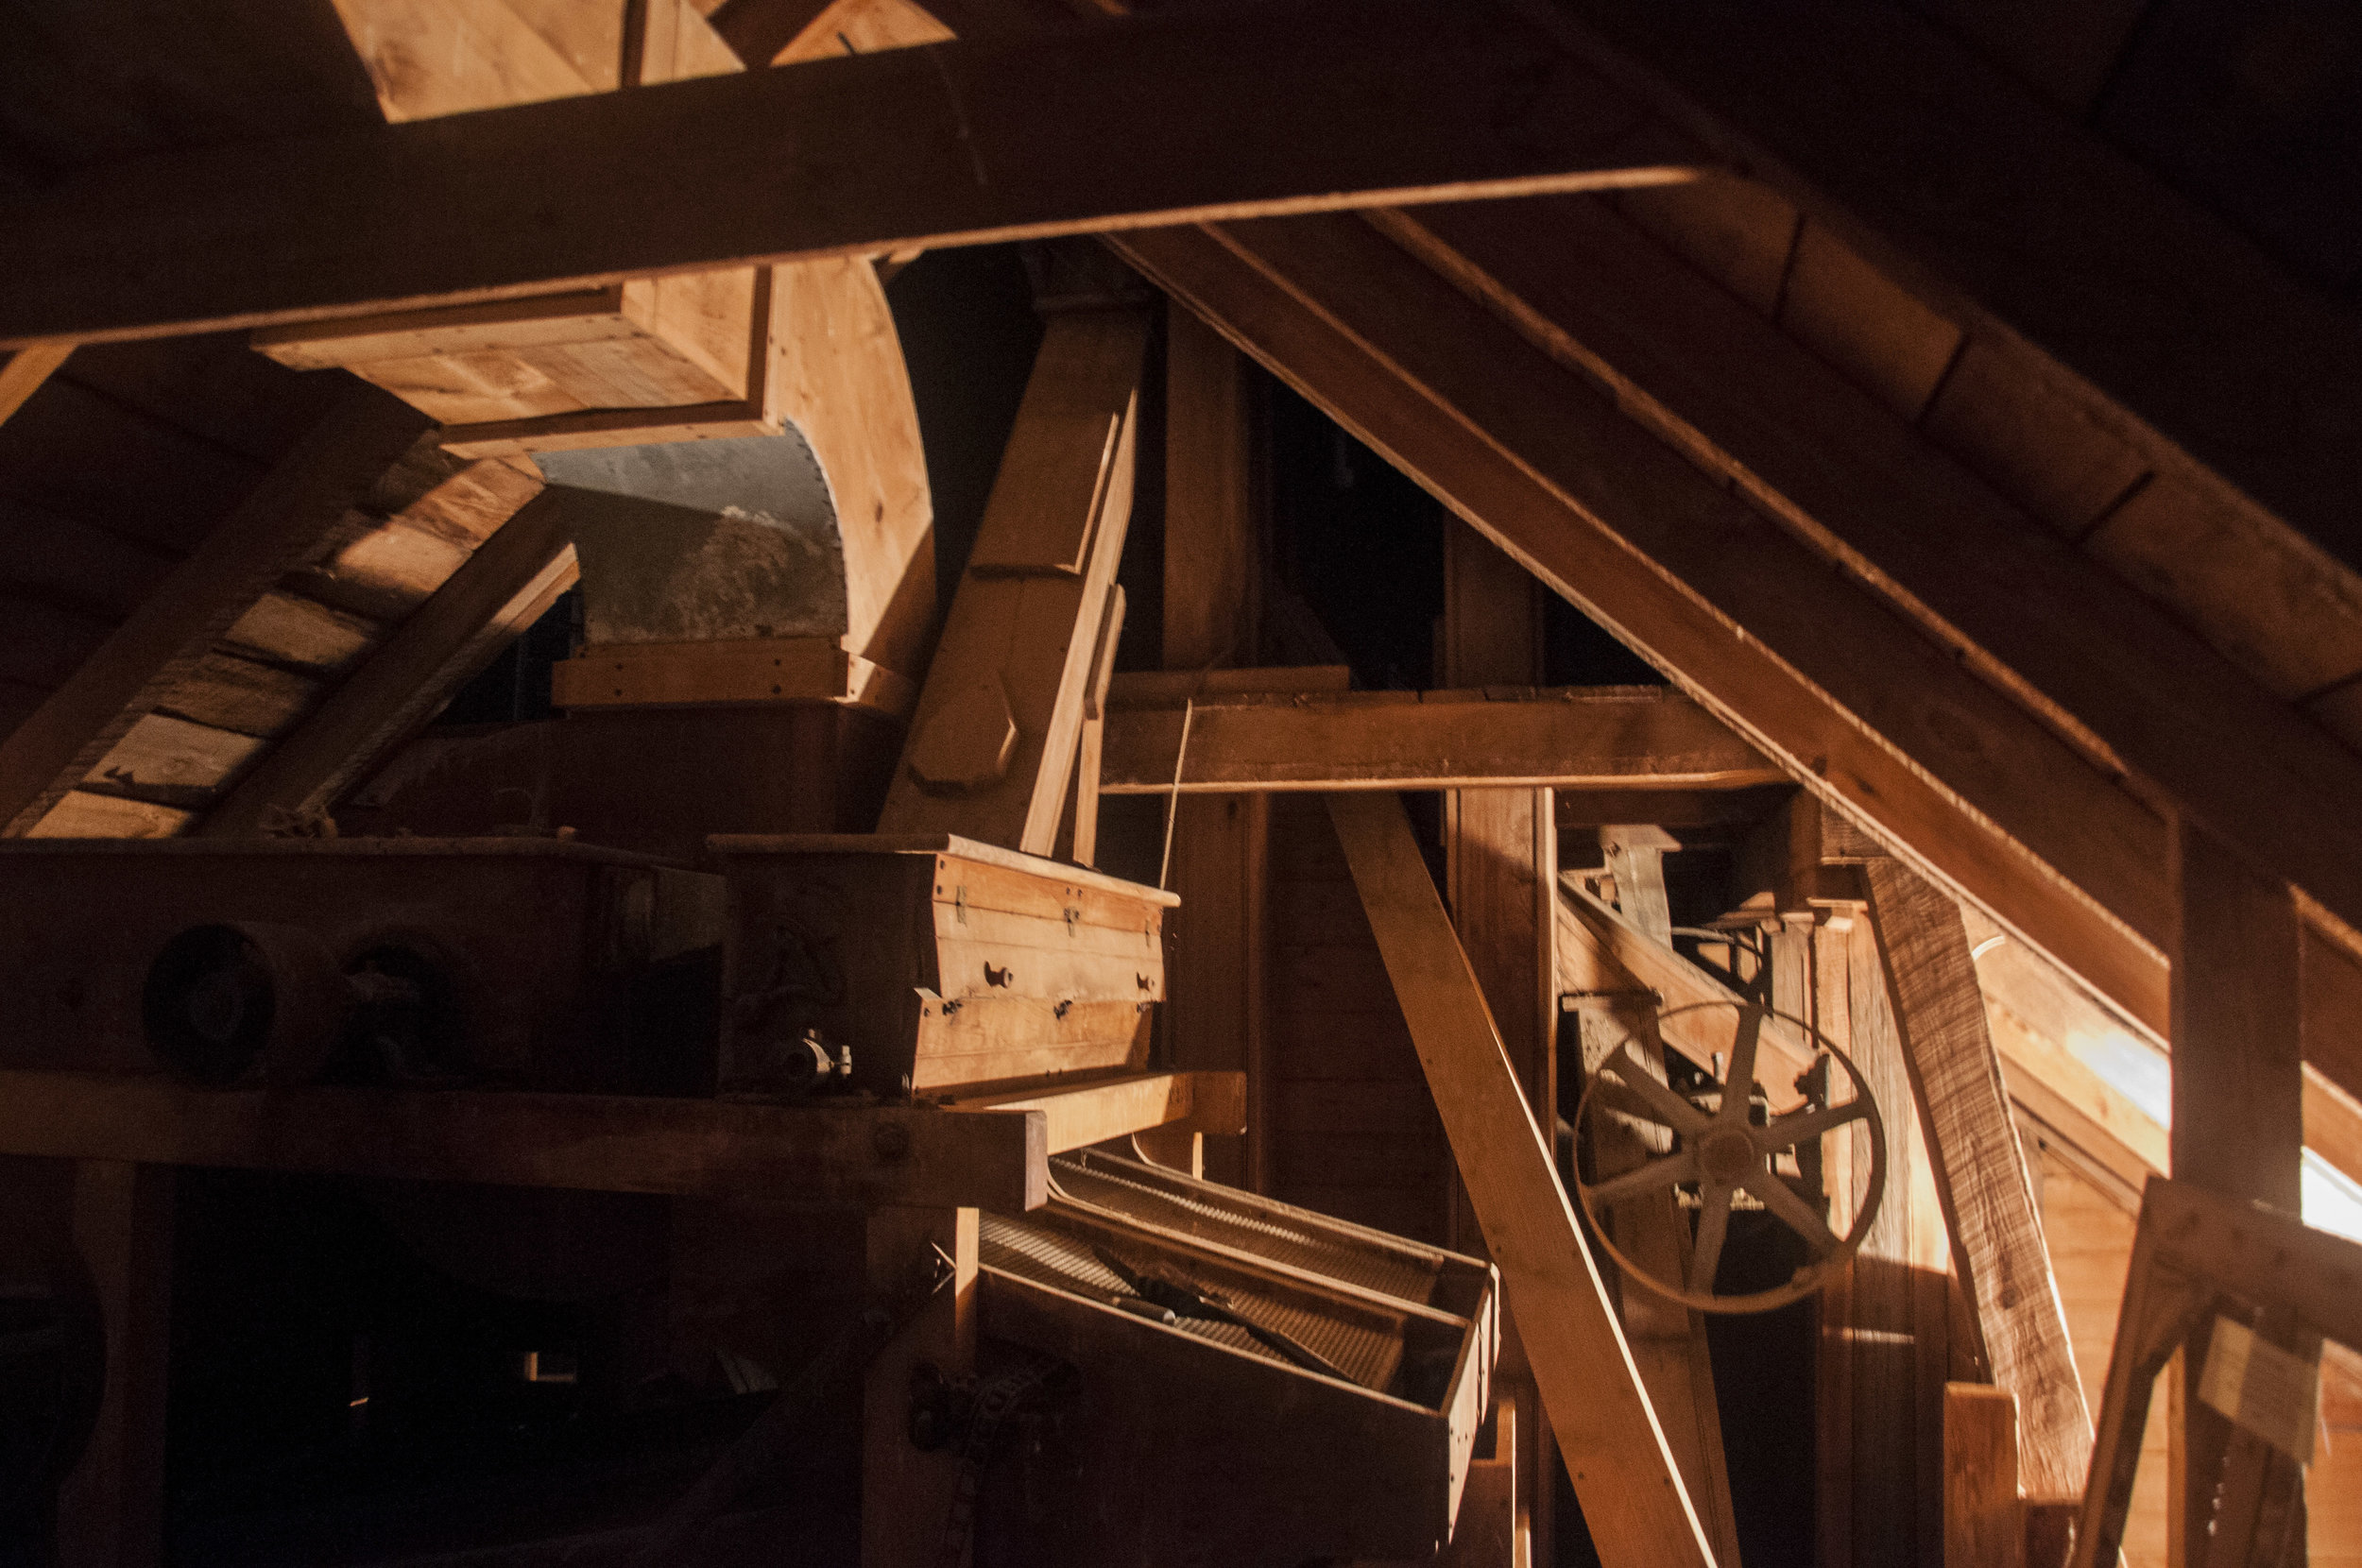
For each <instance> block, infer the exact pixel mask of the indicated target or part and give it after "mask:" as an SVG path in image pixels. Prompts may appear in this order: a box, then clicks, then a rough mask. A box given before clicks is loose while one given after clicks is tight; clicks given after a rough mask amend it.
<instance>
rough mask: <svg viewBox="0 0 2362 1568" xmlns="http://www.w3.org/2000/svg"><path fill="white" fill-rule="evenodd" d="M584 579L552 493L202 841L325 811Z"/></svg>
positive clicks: (508, 527)
mask: <svg viewBox="0 0 2362 1568" xmlns="http://www.w3.org/2000/svg"><path fill="white" fill-rule="evenodd" d="M574 575H575V566H574V550H573V543H572V541H571V540H570V539H569V538H568V537H567V533H566V509H565V498H564V493H563V492H562V491H549V490H545V491H543V492H542V493H541V494H540V495H539V496H538V497H536V498H535V499H534V500H532V501H529V502H527V503H525V504H524V505H523V506H522V507H521V508H519V510H518V512H517V514H516V515H515V516H514V517H512V518H510V519H509V520H507V521H506V522H505V523H503V524H502V525H501V526H500V528H499V530H498V531H497V532H495V533H494V534H493V535H492V537H490V538H488V539H487V540H485V541H484V543H483V544H482V545H480V546H478V547H477V549H476V552H475V554H472V555H471V556H469V557H468V559H467V560H465V561H463V562H462V563H460V566H459V569H458V570H457V571H454V572H453V573H452V574H451V576H450V578H449V579H448V580H447V581H445V582H444V584H443V586H442V587H441V588H437V589H436V591H435V593H434V594H433V596H432V597H430V598H429V599H428V600H427V602H426V603H425V604H423V605H419V608H418V609H417V610H416V611H414V612H413V613H412V614H411V616H410V618H409V619H408V620H407V621H404V622H402V625H401V626H400V627H399V628H397V629H396V631H395V632H394V634H393V636H391V637H389V638H388V639H385V643H384V644H383V645H382V646H380V647H379V648H377V649H376V650H375V651H373V652H372V653H371V654H370V655H369V656H368V660H367V661H366V662H365V663H364V664H363V665H362V666H361V668H360V669H358V670H356V671H354V672H353V673H351V675H350V676H348V677H346V679H345V680H344V681H343V682H342V683H340V684H339V685H338V686H337V688H336V689H335V690H334V691H333V692H332V693H330V695H329V697H328V700H327V701H326V702H324V703H322V704H321V705H320V707H318V709H317V710H316V711H315V712H313V713H312V714H311V715H310V716H309V717H307V718H306V719H305V720H304V721H303V723H302V724H300V726H298V728H297V729H296V731H295V733H293V734H292V735H289V736H287V737H285V738H284V739H283V740H282V741H279V742H278V743H277V744H276V745H275V746H273V747H272V748H271V750H270V752H269V753H268V754H267V755H266V756H265V758H264V759H263V760H262V762H260V763H259V764H257V766H256V767H255V769H254V771H253V772H252V773H250V774H248V775H247V776H246V777H244V778H242V779H240V780H239V781H238V783H237V785H236V786H235V787H234V788H232V789H231V792H230V793H229V794H228V795H227V796H225V797H224V798H223V799H222V801H221V803H220V804H219V805H217V806H216V807H214V810H212V811H210V812H209V813H207V815H206V817H205V819H204V821H203V822H202V824H201V825H200V826H199V827H198V832H199V834H200V835H202V836H204V837H208V838H228V837H236V836H238V835H241V834H250V833H255V832H259V831H261V830H262V829H263V827H265V824H266V823H268V822H269V821H270V820H271V818H272V816H273V814H274V813H279V812H285V813H294V814H297V815H301V814H304V813H307V812H315V811H321V810H326V809H327V808H328V807H329V806H330V805H332V804H333V803H334V800H335V798H336V796H337V794H338V793H341V792H342V791H343V790H344V789H345V788H346V787H347V786H348V785H350V784H351V783H352V781H353V780H355V779H357V778H359V777H361V776H362V775H364V774H366V773H367V772H368V770H369V768H370V767H371V765H373V764H374V763H375V762H377V761H378V760H379V759H380V758H383V757H385V754H386V753H387V752H388V751H390V750H391V749H392V748H393V747H394V746H395V745H397V744H399V743H400V742H401V741H402V740H403V739H404V738H405V737H406V736H407V735H408V734H409V733H410V732H411V731H412V730H414V729H416V728H417V727H418V726H419V724H424V723H425V722H426V721H427V720H428V719H430V718H432V717H434V715H435V713H436V711H437V710H438V709H439V708H441V707H442V706H443V704H444V703H446V702H448V701H449V700H450V699H451V695H452V693H453V692H454V690H457V689H458V688H459V686H460V685H461V684H463V683H464V682H465V681H466V680H467V679H468V678H469V677H470V676H471V675H473V674H474V673H475V672H476V671H477V670H478V669H480V668H482V667H483V665H484V663H485V662H486V661H488V659H489V658H490V657H491V656H493V655H494V654H496V653H497V652H498V651H499V649H500V648H501V647H502V646H504V645H505V643H506V641H507V639H509V638H512V637H514V636H515V635H516V634H517V633H519V632H520V631H522V630H523V629H524V628H525V627H526V626H528V625H530V624H532V622H533V621H534V620H536V619H538V618H539V614H540V612H541V611H542V610H543V609H546V608H547V607H548V605H549V604H550V602H551V601H552V600H553V599H555V598H556V596H557V595H558V594H559V593H562V592H563V591H565V589H566V588H567V587H568V586H569V585H570V584H572V583H573V579H574Z"/></svg>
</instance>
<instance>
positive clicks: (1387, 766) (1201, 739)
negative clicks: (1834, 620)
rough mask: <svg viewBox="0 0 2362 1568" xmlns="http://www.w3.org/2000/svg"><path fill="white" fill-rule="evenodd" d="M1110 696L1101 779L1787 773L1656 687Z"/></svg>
mask: <svg viewBox="0 0 2362 1568" xmlns="http://www.w3.org/2000/svg"><path fill="white" fill-rule="evenodd" d="M1191 707H1192V708H1193V711H1191V712H1190V714H1189V718H1188V726H1189V745H1188V751H1187V752H1186V754H1184V753H1183V751H1182V740H1181V737H1182V725H1183V712H1182V710H1181V709H1180V708H1179V707H1177V706H1176V707H1156V708H1138V707H1136V708H1128V709H1127V708H1118V709H1117V710H1116V711H1115V712H1114V713H1113V714H1111V715H1110V717H1109V719H1108V723H1107V741H1106V749H1105V751H1104V754H1103V756H1102V759H1101V774H1100V785H1099V787H1100V790H1101V792H1102V793H1105V794H1163V793H1166V792H1168V791H1170V790H1172V788H1173V787H1174V782H1173V781H1174V778H1175V775H1176V768H1175V763H1176V761H1177V762H1178V763H1179V767H1178V769H1177V773H1178V776H1179V779H1180V786H1179V787H1180V789H1181V791H1182V793H1222V792H1234V791H1259V790H1452V789H1467V788H1472V787H1473V788H1483V787H1493V786H1500V787H1508V786H1515V785H1523V786H1529V787H1531V786H1538V785H1551V786H1556V787H1559V788H1563V789H1583V788H1590V787H1598V786H1600V785H1609V786H1614V785H1624V786H1636V787H1643V788H1650V789H1726V790H1736V789H1746V788H1749V787H1751V786H1754V785H1761V784H1771V783H1777V782H1779V781H1781V780H1783V779H1784V778H1785V777H1786V776H1787V775H1784V774H1782V773H1781V772H1780V771H1779V769H1778V768H1776V767H1774V766H1773V765H1772V763H1771V762H1770V761H1768V760H1766V759H1765V758H1764V757H1763V755H1762V754H1761V753H1760V752H1758V751H1756V750H1755V749H1754V747H1753V746H1751V745H1749V744H1748V743H1747V742H1746V741H1742V740H1740V739H1739V738H1738V737H1737V736H1736V735H1733V734H1732V733H1731V732H1730V731H1729V730H1728V729H1726V728H1725V727H1723V725H1722V724H1720V722H1719V721H1717V720H1716V719H1715V718H1714V717H1713V716H1712V715H1711V714H1709V713H1708V712H1706V711H1705V709H1703V708H1702V707H1699V706H1698V705H1697V704H1696V703H1694V702H1692V701H1691V700H1690V699H1688V698H1687V697H1685V696H1682V695H1681V694H1679V693H1678V692H1673V691H1669V690H1663V689H1661V688H1655V687H1622V686H1617V687H1562V688H1556V689H1535V688H1531V687H1522V688H1498V687H1496V688H1491V689H1476V690H1464V691H1425V692H1415V691H1354V692H1334V693H1330V692H1288V693H1277V694H1271V695H1263V696H1246V695H1240V696H1224V697H1218V698H1215V699H1213V700H1210V701H1205V702H1199V703H1195V704H1193V705H1191Z"/></svg>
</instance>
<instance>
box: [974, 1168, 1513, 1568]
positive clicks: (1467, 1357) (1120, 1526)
mask: <svg viewBox="0 0 2362 1568" xmlns="http://www.w3.org/2000/svg"><path fill="white" fill-rule="evenodd" d="M979 1257H980V1262H981V1265H982V1270H981V1288H980V1304H981V1313H982V1316H981V1321H980V1326H981V1329H982V1332H983V1333H984V1336H985V1337H986V1338H987V1339H988V1340H989V1341H994V1342H997V1343H998V1345H1000V1346H1002V1347H1016V1348H1018V1349H1021V1350H1023V1351H1025V1352H1030V1353H1033V1354H1036V1355H1049V1356H1053V1357H1056V1358H1057V1359H1059V1360H1062V1361H1065V1362H1068V1363H1069V1364H1070V1365H1071V1366H1073V1367H1074V1368H1075V1370H1076V1372H1078V1373H1079V1377H1078V1379H1077V1384H1078V1387H1079V1394H1078V1395H1077V1396H1076V1397H1075V1399H1074V1400H1073V1402H1072V1404H1071V1405H1070V1406H1068V1407H1066V1408H1065V1409H1064V1410H1063V1411H1062V1413H1061V1416H1060V1419H1059V1420H1058V1422H1057V1423H1054V1425H1053V1427H1052V1428H1050V1430H1051V1431H1052V1432H1053V1437H1051V1438H1050V1439H1048V1440H1045V1444H1044V1451H1043V1452H1041V1453H1040V1454H1039V1455H1038V1457H1036V1458H1035V1459H1034V1460H1033V1461H1032V1462H1035V1463H1037V1464H1038V1465H1040V1466H1041V1467H1042V1469H1043V1471H1044V1474H1039V1475H1034V1476H1018V1475H1012V1474H1009V1473H1008V1472H1003V1473H1002V1476H1001V1486H1002V1488H1003V1490H1002V1491H1001V1492H1000V1493H999V1494H997V1495H989V1496H987V1498H986V1500H985V1506H984V1510H983V1512H982V1514H981V1516H980V1519H979V1525H978V1531H977V1542H978V1558H977V1560H978V1562H979V1564H980V1568H982V1565H985V1564H987V1563H994V1564H997V1563H1000V1562H1002V1561H1007V1562H1018V1561H1022V1562H1026V1563H1028V1564H1034V1565H1040V1568H1052V1565H1058V1568H1063V1565H1068V1564H1072V1565H1076V1568H1080V1565H1082V1564H1087V1563H1089V1564H1096V1563H1103V1562H1119V1561H1121V1562H1164V1561H1171V1562H1198V1561H1205V1562H1224V1563H1238V1564H1253V1563H1269V1564H1272V1565H1274V1568H1293V1565H1294V1564H1297V1563H1301V1562H1305V1561H1308V1560H1315V1559H1348V1560H1363V1559H1384V1560H1397V1559H1406V1560H1421V1561H1424V1560H1427V1559H1429V1558H1430V1557H1431V1556H1432V1555H1433V1553H1434V1550H1435V1548H1436V1547H1437V1546H1438V1545H1439V1544H1440V1543H1441V1542H1444V1541H1446V1539H1448V1538H1449V1536H1450V1534H1451V1529H1452V1524H1453V1520H1454V1517H1455V1515H1456V1513H1457V1510H1458V1508H1459V1501H1460V1494H1461V1490H1462V1486H1463V1482H1464V1480H1465V1478H1466V1475H1467V1469H1468V1463H1469V1459H1470V1457H1471V1455H1472V1452H1473V1449H1474V1446H1475V1441H1476V1438H1477V1432H1478V1428H1479V1426H1480V1425H1481V1423H1482V1422H1483V1420H1484V1415H1485V1412H1486V1410H1487V1408H1488V1407H1489V1384H1490V1380H1491V1374H1492V1367H1493V1361H1494V1357H1495V1355H1496V1354H1497V1353H1498V1346H1499V1306H1498V1289H1497V1287H1496V1276H1495V1274H1494V1271H1493V1270H1492V1268H1491V1266H1490V1265H1488V1264H1486V1263H1484V1262H1482V1261H1481V1260H1479V1259H1476V1258H1467V1257H1460V1256H1456V1255H1454V1254H1452V1253H1444V1252H1439V1251H1437V1250H1436V1249H1434V1248H1430V1247H1425V1246H1421V1245H1419V1244H1418V1243H1415V1242H1411V1241H1406V1240H1403V1239H1401V1238H1400V1237H1396V1236H1387V1235H1385V1234H1383V1233H1382V1232H1378V1231H1372V1230H1367V1229H1365V1228H1363V1227H1361V1226H1358V1225H1351V1224H1347V1223H1345V1222H1344V1221H1343V1220H1337V1219H1329V1218H1327V1217H1326V1216H1324V1215H1318V1214H1313V1213H1311V1212H1309V1211H1308V1210H1304V1209H1298V1208H1292V1207H1291V1206H1289V1205H1287V1204H1284V1203H1275V1202H1271V1201H1270V1200H1268V1199H1263V1198H1258V1197H1256V1196H1254V1195H1252V1194H1249V1193H1243V1192H1240V1191H1237V1190H1235V1189H1233V1188H1229V1187H1224V1186H1220V1185H1216V1184H1213V1183H1210V1182H1203V1181H1198V1180H1195V1179H1192V1178H1190V1177H1187V1176H1182V1175H1179V1174H1177V1173H1175V1172H1172V1171H1170V1170H1164V1169H1161V1168H1158V1167H1153V1166H1147V1165H1141V1164H1138V1163H1135V1162H1133V1161H1128V1160H1120V1159H1114V1158H1111V1157H1109V1156H1106V1155H1104V1154H1098V1153H1094V1152H1091V1151H1088V1150H1083V1151H1077V1152H1076V1153H1072V1154H1067V1155H1060V1156H1057V1157H1054V1158H1053V1159H1052V1161H1051V1201H1050V1202H1049V1204H1048V1205H1047V1206H1046V1207H1044V1208H1040V1209H1036V1210H1035V1211H1033V1212H1032V1213H1029V1214H1026V1215H1023V1216H1018V1217H1010V1216H1001V1215H987V1216H986V1217H985V1218H984V1225H983V1232H982V1239H981V1244H980V1250H979ZM1109 1257H1112V1258H1114V1259H1115V1260H1116V1261H1118V1262H1121V1263H1122V1264H1123V1265H1124V1266H1125V1267H1126V1268H1127V1269H1129V1270H1132V1271H1133V1272H1134V1273H1136V1274H1141V1275H1149V1276H1153V1277H1160V1278H1162V1279H1165V1280H1168V1281H1172V1282H1178V1283H1181V1284H1184V1285H1186V1286H1188V1287H1190V1288H1192V1289H1195V1290H1198V1291H1200V1292H1201V1293H1207V1294H1218V1295H1219V1296H1220V1297H1221V1298H1223V1300H1224V1302H1226V1303H1227V1304H1228V1306H1229V1307H1230V1309H1232V1310H1233V1311H1235V1312H1236V1313H1237V1314H1238V1315H1239V1316H1240V1317H1242V1318H1245V1319H1247V1320H1248V1321H1252V1322H1254V1323H1256V1324H1258V1326H1261V1327H1263V1328H1266V1329H1276V1330H1279V1331H1280V1332H1281V1333H1282V1334H1283V1335H1284V1336H1286V1337H1287V1338H1290V1339H1292V1340H1293V1341H1294V1342H1295V1343H1297V1344H1299V1345H1301V1346H1303V1347H1305V1348H1307V1349H1309V1350H1310V1351H1312V1352H1314V1353H1315V1354H1316V1355H1319V1356H1321V1357H1322V1358H1324V1359H1326V1360H1327V1361H1328V1362H1330V1363H1331V1364H1332V1365H1333V1366H1334V1367H1335V1368H1336V1369H1337V1371H1338V1372H1342V1373H1344V1375H1343V1376H1342V1377H1337V1376H1330V1375H1327V1374H1326V1373H1323V1372H1315V1371H1309V1370H1306V1369H1305V1368H1304V1367H1302V1366H1299V1365H1297V1364H1295V1363H1294V1362H1292V1361H1291V1360H1290V1359H1289V1358H1288V1357H1287V1356H1286V1355H1283V1354H1282V1353H1280V1352H1278V1351H1276V1350H1275V1349H1273V1348H1271V1347H1270V1346H1268V1345H1266V1344H1264V1343H1261V1342H1259V1341H1258V1340H1257V1339H1256V1338H1253V1337H1252V1336H1250V1335H1249V1334H1248V1333H1247V1332H1246V1331H1245V1330H1244V1329H1241V1328H1240V1327H1238V1326H1236V1325H1235V1324H1230V1323H1225V1322H1219V1321H1204V1320H1199V1319H1190V1318H1183V1319H1180V1320H1179V1321H1175V1322H1172V1323H1170V1324H1168V1323H1165V1322H1162V1321H1156V1319H1155V1317H1153V1316H1149V1315H1144V1314H1143V1313H1142V1312H1141V1311H1140V1309H1139V1308H1140V1302H1139V1298H1138V1295H1137V1294H1136V1293H1135V1292H1134V1291H1133V1290H1132V1289H1131V1288H1130V1287H1129V1286H1128V1285H1127V1283H1126V1281H1125V1280H1124V1278H1123V1277H1122V1276H1121V1274H1119V1273H1118V1272H1117V1271H1116V1270H1114V1269H1113V1268H1112V1267H1111V1266H1110V1265H1109V1264H1108V1263H1107V1261H1106V1259H1107V1258H1109ZM988 1348H991V1347H990V1346H988ZM1012 1468H1015V1467H1012ZM1078 1472H1079V1474H1078ZM1053 1474H1057V1475H1062V1476H1063V1477H1064V1484H1063V1486H1062V1487H1060V1488H1059V1489H1058V1490H1059V1491H1063V1492H1064V1493H1065V1494H1066V1495H1069V1496H1071V1497H1074V1498H1087V1499H1089V1501H1090V1506H1089V1507H1088V1508H1064V1509H1052V1510H1046V1511H1044V1510H1037V1509H1036V1510H1029V1509H1026V1508H1023V1507H1022V1506H1021V1505H1019V1504H1016V1503H1014V1502H1013V1501H1012V1498H1011V1495H1010V1494H1011V1493H1012V1492H1017V1493H1022V1492H1024V1491H1026V1490H1027V1489H1028V1488H1029V1487H1030V1488H1032V1490H1034V1491H1041V1490H1045V1487H1046V1484H1047V1483H1049V1482H1050V1481H1051V1479H1052V1476H1053Z"/></svg>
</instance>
